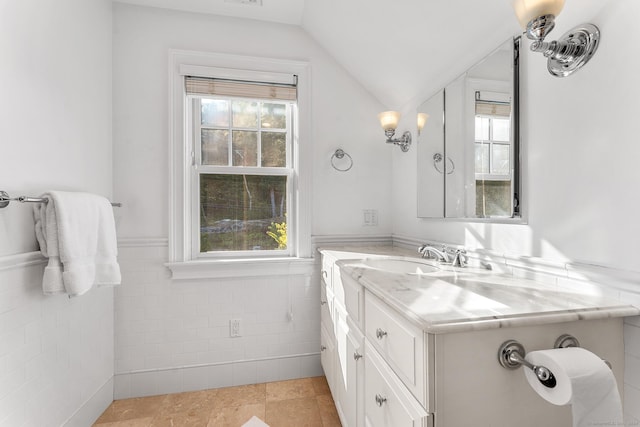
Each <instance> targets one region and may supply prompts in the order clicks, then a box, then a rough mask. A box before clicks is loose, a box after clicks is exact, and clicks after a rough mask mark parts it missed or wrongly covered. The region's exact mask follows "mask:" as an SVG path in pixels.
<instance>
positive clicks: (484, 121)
mask: <svg viewBox="0 0 640 427" xmlns="http://www.w3.org/2000/svg"><path fill="white" fill-rule="evenodd" d="M488 140H489V118H488V117H480V116H476V141H488Z"/></svg>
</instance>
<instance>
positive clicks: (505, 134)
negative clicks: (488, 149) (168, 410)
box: [493, 118, 510, 141]
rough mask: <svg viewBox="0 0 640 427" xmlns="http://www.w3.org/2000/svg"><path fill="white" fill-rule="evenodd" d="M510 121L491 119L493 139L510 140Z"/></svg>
mask: <svg viewBox="0 0 640 427" xmlns="http://www.w3.org/2000/svg"><path fill="white" fill-rule="evenodd" d="M509 126H510V121H509V119H498V118H494V119H493V140H494V141H509V140H510V135H509V134H510V127H509Z"/></svg>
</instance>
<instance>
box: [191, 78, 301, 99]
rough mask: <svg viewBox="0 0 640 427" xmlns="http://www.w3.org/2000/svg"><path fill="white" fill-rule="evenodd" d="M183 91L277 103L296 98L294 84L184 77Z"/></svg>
mask: <svg viewBox="0 0 640 427" xmlns="http://www.w3.org/2000/svg"><path fill="white" fill-rule="evenodd" d="M294 79H295V76H294ZM295 80H297V79H295ZM185 89H186V91H187V95H205V96H206V95H215V96H235V97H239V98H257V99H272V100H279V101H295V100H296V99H297V96H298V94H297V89H296V84H290V85H288V84H280V83H263V82H248V81H239V80H226V79H215V78H208V77H193V76H186V77H185Z"/></svg>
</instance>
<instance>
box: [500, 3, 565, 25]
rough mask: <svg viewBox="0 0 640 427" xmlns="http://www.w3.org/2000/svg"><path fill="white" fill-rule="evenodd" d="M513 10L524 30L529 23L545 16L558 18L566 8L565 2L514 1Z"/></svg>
mask: <svg viewBox="0 0 640 427" xmlns="http://www.w3.org/2000/svg"><path fill="white" fill-rule="evenodd" d="M512 6H513V10H514V12H515V13H516V16H517V17H518V21H520V25H521V26H522V28H525V29H526V28H527V24H528V23H529V21H531V20H533V19H535V18H538V17H540V16H544V15H553V16H558V15H559V14H560V12H561V11H562V8H563V7H564V0H513V1H512Z"/></svg>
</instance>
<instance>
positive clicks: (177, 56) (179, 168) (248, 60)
mask: <svg viewBox="0 0 640 427" xmlns="http://www.w3.org/2000/svg"><path fill="white" fill-rule="evenodd" d="M187 75H190V76H199V77H216V78H225V79H235V80H246V81H265V82H273V83H287V82H289V83H290V82H291V79H292V76H293V75H295V76H297V91H298V101H297V114H295V115H294V122H293V123H292V126H293V128H294V129H295V130H296V132H294V134H293V138H292V158H291V162H292V165H291V166H292V168H293V170H294V171H295V173H294V174H293V178H292V179H290V185H291V186H292V188H291V194H295V199H294V200H290V201H288V203H291V210H289V211H288V212H289V215H290V217H289V218H288V227H290V226H293V227H295V230H296V233H294V234H295V238H294V241H291V242H288V243H289V244H290V245H291V247H292V249H291V250H290V251H287V252H288V253H287V254H286V255H284V254H283V255H281V256H275V257H274V256H266V255H265V254H264V253H261V254H239V253H238V254H231V255H230V256H228V257H215V258H212V257H204V258H202V257H199V256H197V255H198V254H195V253H194V250H193V244H192V240H193V238H194V237H193V236H194V233H193V232H192V230H193V229H194V226H195V224H194V220H193V217H194V215H193V213H192V210H193V205H192V203H191V200H192V197H191V194H192V190H193V185H194V179H193V177H192V173H191V164H192V162H193V157H192V148H193V147H192V145H191V143H190V142H189V141H190V139H189V134H190V133H192V132H193V127H192V126H190V124H189V123H188V121H187V119H188V117H187V110H188V105H187V103H188V102H189V101H188V99H187V96H186V91H185V87H184V79H185V76H187ZM310 111H311V110H310V67H309V64H308V63H306V62H302V61H290V60H280V59H270V58H261V57H250V56H238V55H228V54H218V53H207V52H193V51H182V50H170V51H169V120H168V123H169V144H168V145H169V166H170V173H169V191H168V203H169V218H168V222H169V256H168V258H169V262H168V263H166V265H167V267H169V268H170V269H171V270H172V272H173V278H174V279H181V278H184V279H194V278H201V277H202V278H204V277H223V276H224V277H228V273H229V268H230V266H234V265H235V266H239V265H243V266H245V268H243V270H244V273H242V274H240V275H241V276H242V275H244V276H254V275H255V276H259V275H264V274H265V273H266V274H280V273H284V272H291V271H294V270H296V271H297V268H298V267H299V268H302V270H305V271H306V269H307V268H308V267H309V266H312V264H313V262H312V254H311V197H310V195H311V194H310V193H311V182H312V142H311V132H310ZM254 172H255V171H252V174H253V173H254ZM198 224H199V222H198ZM260 252H264V251H260ZM249 255H254V256H249ZM248 265H250V266H251V268H246V266H248ZM296 265H298V267H295V266H296ZM231 268H232V267H231ZM269 272H271V273H269Z"/></svg>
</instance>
